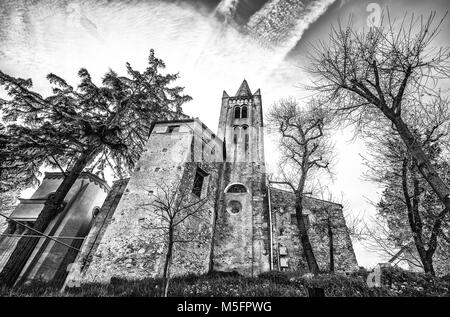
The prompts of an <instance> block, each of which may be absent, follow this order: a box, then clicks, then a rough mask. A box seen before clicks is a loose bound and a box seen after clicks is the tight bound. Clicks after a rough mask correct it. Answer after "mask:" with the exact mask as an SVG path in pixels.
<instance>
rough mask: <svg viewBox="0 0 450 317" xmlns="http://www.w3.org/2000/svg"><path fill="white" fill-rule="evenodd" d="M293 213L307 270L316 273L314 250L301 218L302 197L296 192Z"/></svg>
mask: <svg viewBox="0 0 450 317" xmlns="http://www.w3.org/2000/svg"><path fill="white" fill-rule="evenodd" d="M295 214H296V217H297V226H298V230H299V234H300V241H301V243H302V247H303V253H304V255H305V258H306V262H307V264H308V268H309V271H310V272H311V273H312V274H314V275H317V274H318V273H319V266H318V265H317V261H316V257H315V256H314V251H313V249H312V246H311V242H310V241H309V236H308V231H307V229H306V225H305V222H304V220H303V197H302V195H301V194H297V198H296V201H295Z"/></svg>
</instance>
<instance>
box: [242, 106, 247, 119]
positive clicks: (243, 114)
mask: <svg viewBox="0 0 450 317" xmlns="http://www.w3.org/2000/svg"><path fill="white" fill-rule="evenodd" d="M241 118H247V106H243V107H242V110H241Z"/></svg>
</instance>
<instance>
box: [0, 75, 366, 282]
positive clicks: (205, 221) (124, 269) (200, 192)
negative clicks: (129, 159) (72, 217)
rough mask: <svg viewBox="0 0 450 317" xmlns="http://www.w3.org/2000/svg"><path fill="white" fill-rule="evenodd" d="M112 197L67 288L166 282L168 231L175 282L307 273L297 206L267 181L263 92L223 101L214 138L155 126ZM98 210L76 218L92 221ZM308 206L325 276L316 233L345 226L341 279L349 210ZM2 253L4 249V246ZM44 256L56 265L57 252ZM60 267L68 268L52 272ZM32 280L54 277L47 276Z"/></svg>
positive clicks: (192, 124)
mask: <svg viewBox="0 0 450 317" xmlns="http://www.w3.org/2000/svg"><path fill="white" fill-rule="evenodd" d="M97 182H98V181H97ZM98 183H99V182H98ZM44 184H45V180H44V182H43V185H44ZM102 184H103V183H102ZM104 186H107V185H106V184H105V185H104ZM105 188H106V187H105ZM39 190H40V188H39V189H38V191H39ZM107 190H108V195H107V196H106V194H105V195H104V196H103V197H102V198H101V199H102V200H103V199H105V198H104V197H105V196H106V199H105V200H104V203H103V205H102V207H101V208H99V209H98V208H97V209H96V212H95V217H94V216H93V214H90V218H91V219H87V220H86V219H84V221H85V222H86V221H88V222H89V230H88V231H87V232H82V233H80V236H81V237H82V238H83V243H82V244H81V245H78V249H79V252H78V254H77V255H76V258H75V257H74V258H75V259H74V263H75V264H76V265H77V267H78V268H79V269H80V270H81V275H80V274H79V272H78V271H77V272H72V273H71V274H69V278H70V279H81V282H83V283H85V282H109V281H110V279H111V277H118V278H127V279H139V278H144V277H155V276H159V275H161V274H162V271H163V268H164V263H165V259H166V256H167V239H168V238H167V237H168V236H167V232H168V231H169V228H173V230H172V233H173V237H174V238H173V240H174V241H173V242H174V243H173V252H172V261H171V265H170V272H171V274H172V275H181V274H187V273H196V274H203V273H207V272H210V271H237V272H239V273H241V274H243V275H246V276H257V275H258V274H260V273H262V272H265V271H269V270H306V268H307V267H306V262H305V261H304V259H303V256H302V247H301V243H300V241H299V238H298V231H297V226H296V218H295V210H294V199H295V197H294V195H293V193H292V192H289V191H286V190H283V189H280V188H275V187H273V186H272V185H271V184H270V182H269V181H268V179H267V176H266V169H265V159H264V133H263V111H262V98H261V92H260V90H259V89H258V90H256V91H255V92H254V93H252V92H251V90H250V88H249V85H248V84H247V82H246V81H245V80H244V81H243V83H242V84H241V86H240V87H239V89H238V91H237V92H236V94H235V95H234V96H230V95H228V94H227V92H225V91H224V92H223V96H222V102H221V109H220V117H219V126H218V130H217V134H214V133H213V132H212V131H211V130H210V129H209V128H208V127H207V126H205V125H204V124H203V123H202V122H201V121H200V120H198V119H183V120H178V121H161V122H156V123H154V124H153V125H152V129H151V134H150V137H149V139H148V143H147V146H146V149H145V151H144V153H143V154H142V156H141V158H140V160H139V162H138V163H137V165H136V167H135V170H134V172H133V173H132V174H131V176H130V178H129V179H123V180H118V181H116V182H114V184H113V186H112V188H111V189H109V188H107ZM97 192H98V191H97ZM47 194H48V193H47ZM41 196H42V195H40V197H41ZM99 197H100V196H99ZM92 199H94V198H92ZM21 205H22V203H21ZM21 205H19V207H18V208H19V209H20V208H22V209H23V207H20V206H21ZM91 205H92V204H91ZM91 205H89V206H86V207H83V210H84V211H83V210H82V209H81V208H80V209H79V210H75V211H74V212H75V214H76V213H77V212H79V213H80V214H81V213H86V210H89V208H92V207H93V206H91ZM94 205H95V204H94ZM304 205H305V221H306V223H307V225H308V230H309V234H310V239H311V242H312V244H313V249H314V251H315V255H316V257H317V260H318V263H319V266H320V267H321V269H323V270H328V266H329V262H330V256H329V238H328V235H327V234H326V232H323V230H316V228H315V225H314V224H315V221H316V219H318V217H320V213H323V212H325V211H326V212H332V213H333V215H335V217H334V222H335V223H338V224H339V227H338V226H335V227H336V228H338V229H336V230H334V231H335V232H334V233H333V245H334V262H335V268H336V271H350V270H353V269H357V261H356V257H355V254H354V250H353V247H352V242H351V240H350V236H349V234H348V230H347V227H346V226H345V220H344V216H343V212H342V206H341V205H339V204H336V203H333V202H328V201H323V200H320V199H316V198H313V197H306V198H305V199H304ZM158 206H159V208H158ZM22 209H21V210H22ZM175 213H176V216H174V217H173V218H171V215H173V214H175ZM84 218H86V216H85V217H84ZM88 218H89V217H88ZM80 219H82V217H80ZM170 220H172V222H170ZM170 223H171V224H172V226H169V224H170ZM174 224H176V226H175V225H174ZM0 248H3V250H4V249H5V247H4V246H3V243H2V242H1V241H0ZM59 248H61V249H63V248H64V246H59ZM0 250H2V249H0ZM66 251H68V249H67V250H66ZM46 256H47V257H52V256H53V257H55V256H54V255H52V253H51V252H47V253H46ZM58 256H61V255H58ZM54 262H55V261H54ZM63 264H67V261H65V262H61V263H59V264H58V265H57V264H54V269H56V268H59V269H60V270H61V265H63ZM0 269H1V267H0ZM49 270H50V269H49ZM66 271H67V269H66ZM66 274H67V273H66ZM29 278H41V279H47V280H51V279H52V278H53V277H52V274H50V273H48V272H47V274H41V275H37V274H35V275H33V276H31V275H30V276H29Z"/></svg>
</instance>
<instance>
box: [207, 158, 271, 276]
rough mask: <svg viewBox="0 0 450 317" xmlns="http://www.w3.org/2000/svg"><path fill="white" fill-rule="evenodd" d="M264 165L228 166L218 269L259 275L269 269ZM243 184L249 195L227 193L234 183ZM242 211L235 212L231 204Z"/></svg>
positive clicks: (216, 238) (217, 236) (216, 260)
mask: <svg viewBox="0 0 450 317" xmlns="http://www.w3.org/2000/svg"><path fill="white" fill-rule="evenodd" d="M264 177H265V173H264V165H263V164H255V163H234V164H232V163H226V164H225V165H224V171H223V176H222V185H221V191H220V196H219V197H218V205H219V208H218V215H217V222H216V230H215V235H214V270H217V271H237V272H239V273H241V274H244V275H250V276H255V275H258V274H259V273H261V272H263V271H267V270H268V269H269V243H268V241H269V240H268V239H269V234H268V211H267V204H266V203H265V201H264V197H265V192H266V189H265V178H264ZM237 183H239V184H243V185H244V186H245V187H246V189H247V192H246V193H225V191H226V188H227V187H228V186H229V185H232V184H237ZM232 201H239V202H240V204H241V206H242V209H241V210H240V211H239V212H237V213H233V212H231V211H230V203H231V202H232Z"/></svg>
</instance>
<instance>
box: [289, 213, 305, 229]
mask: <svg viewBox="0 0 450 317" xmlns="http://www.w3.org/2000/svg"><path fill="white" fill-rule="evenodd" d="M303 222H304V223H305V227H306V228H307V229H308V228H309V226H310V223H309V216H308V215H303ZM291 224H292V225H297V215H296V214H291Z"/></svg>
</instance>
